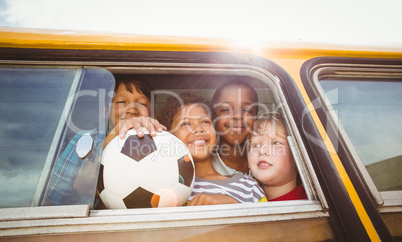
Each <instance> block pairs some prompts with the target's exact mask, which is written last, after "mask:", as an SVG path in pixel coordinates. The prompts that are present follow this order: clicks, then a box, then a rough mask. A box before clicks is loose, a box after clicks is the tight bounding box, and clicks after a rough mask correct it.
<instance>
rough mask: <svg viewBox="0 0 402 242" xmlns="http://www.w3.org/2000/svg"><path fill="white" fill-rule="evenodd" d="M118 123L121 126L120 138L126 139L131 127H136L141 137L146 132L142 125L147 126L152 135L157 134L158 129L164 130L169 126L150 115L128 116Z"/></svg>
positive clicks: (159, 130)
mask: <svg viewBox="0 0 402 242" xmlns="http://www.w3.org/2000/svg"><path fill="white" fill-rule="evenodd" d="M118 125H119V126H120V130H119V136H120V139H124V137H126V133H127V132H128V131H129V130H130V129H135V131H136V132H137V136H138V137H140V138H141V137H143V136H144V132H143V131H142V128H141V127H145V128H146V129H147V130H148V132H149V134H150V135H151V136H156V131H157V132H162V130H167V128H166V127H165V126H163V125H162V124H160V123H159V122H158V120H156V119H153V118H150V117H134V118H128V119H124V120H122V121H120V122H119V124H118Z"/></svg>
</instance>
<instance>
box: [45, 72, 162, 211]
mask: <svg viewBox="0 0 402 242" xmlns="http://www.w3.org/2000/svg"><path fill="white" fill-rule="evenodd" d="M152 90H153V89H152V87H151V86H150V85H149V84H148V83H146V82H145V81H139V80H133V79H127V80H119V81H116V85H115V90H114V93H115V95H114V97H113V100H112V105H111V112H110V119H109V125H112V127H113V129H112V130H111V131H110V133H109V134H108V135H107V137H106V138H104V137H105V136H104V135H102V134H100V133H95V134H92V135H91V136H93V137H92V138H93V139H94V140H95V146H98V145H101V144H102V141H103V139H104V146H106V145H107V144H108V143H109V142H110V141H111V140H112V139H113V138H114V137H116V136H117V135H119V134H120V137H122V138H124V136H125V134H126V132H127V131H128V130H129V129H131V128H134V129H136V130H137V133H138V136H139V137H142V136H144V134H143V133H142V129H141V126H142V127H146V128H147V129H148V131H149V133H150V134H151V135H152V136H155V135H156V133H155V131H158V132H161V131H162V129H166V128H165V127H164V126H162V125H161V124H159V122H158V121H156V120H155V119H152V118H149V117H148V116H149V110H150V98H151V91H152ZM84 133H88V131H85V130H83V131H81V132H79V133H78V134H76V135H75V136H74V137H73V138H72V140H70V142H69V143H68V144H67V146H66V148H65V150H64V151H63V153H62V155H61V156H60V158H59V159H58V160H57V162H56V166H55V169H54V171H53V174H52V178H51V181H50V183H49V186H48V188H47V192H46V199H45V202H44V205H63V204H66V205H71V204H86V203H90V201H92V200H93V197H94V192H95V187H94V181H96V177H97V175H98V174H97V173H96V172H95V171H96V170H97V167H98V165H99V163H98V162H95V161H97V160H98V158H99V156H98V154H95V152H92V153H91V154H90V155H89V156H88V157H86V158H80V157H79V156H78V154H77V152H76V146H77V142H78V141H79V139H80V138H81V137H82V135H83V134H84ZM88 161H90V162H88Z"/></svg>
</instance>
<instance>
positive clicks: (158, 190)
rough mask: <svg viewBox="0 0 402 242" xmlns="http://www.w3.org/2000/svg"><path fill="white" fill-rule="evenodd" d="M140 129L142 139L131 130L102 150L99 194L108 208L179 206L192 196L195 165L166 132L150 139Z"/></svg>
mask: <svg viewBox="0 0 402 242" xmlns="http://www.w3.org/2000/svg"><path fill="white" fill-rule="evenodd" d="M143 130H144V133H145V135H144V137H143V138H139V137H138V136H137V133H136V132H135V130H130V131H129V132H128V133H127V135H126V138H125V139H120V138H119V137H115V138H114V139H113V140H112V141H111V142H110V143H109V144H108V145H107V146H106V147H105V149H104V151H103V154H102V159H101V167H100V172H99V182H98V191H99V195H100V198H101V199H102V202H103V203H104V204H105V206H106V207H107V208H112V209H117V208H151V207H172V206H182V205H183V204H185V203H186V202H187V199H188V198H189V196H190V194H191V191H192V188H193V184H194V178H195V174H194V162H193V159H192V157H191V154H190V152H189V151H188V149H187V147H186V146H185V145H184V144H183V142H182V141H181V140H179V139H178V138H177V137H176V136H174V135H172V134H170V133H169V132H166V131H162V133H157V135H156V136H155V137H152V136H150V135H149V133H148V131H147V130H146V129H145V128H143Z"/></svg>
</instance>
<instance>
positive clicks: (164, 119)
mask: <svg viewBox="0 0 402 242" xmlns="http://www.w3.org/2000/svg"><path fill="white" fill-rule="evenodd" d="M187 104H200V106H202V107H204V108H205V110H206V111H207V112H208V113H209V114H210V116H211V120H213V119H214V112H213V109H212V106H211V103H210V102H209V101H207V100H206V99H204V98H203V97H201V96H200V95H198V94H196V93H194V92H184V93H182V94H180V95H178V96H170V97H169V98H168V101H167V103H166V105H165V107H164V108H163V110H162V112H161V113H160V114H159V115H158V121H159V122H160V123H161V124H163V125H165V126H166V128H167V129H168V130H171V128H172V127H171V126H172V123H173V118H174V116H175V115H176V114H177V113H178V112H179V111H180V110H181V109H182V108H183V107H184V105H187ZM207 108H208V109H209V110H207Z"/></svg>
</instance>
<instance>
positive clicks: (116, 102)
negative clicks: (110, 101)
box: [114, 101, 126, 103]
mask: <svg viewBox="0 0 402 242" xmlns="http://www.w3.org/2000/svg"><path fill="white" fill-rule="evenodd" d="M114 103H126V101H116V102H114Z"/></svg>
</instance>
